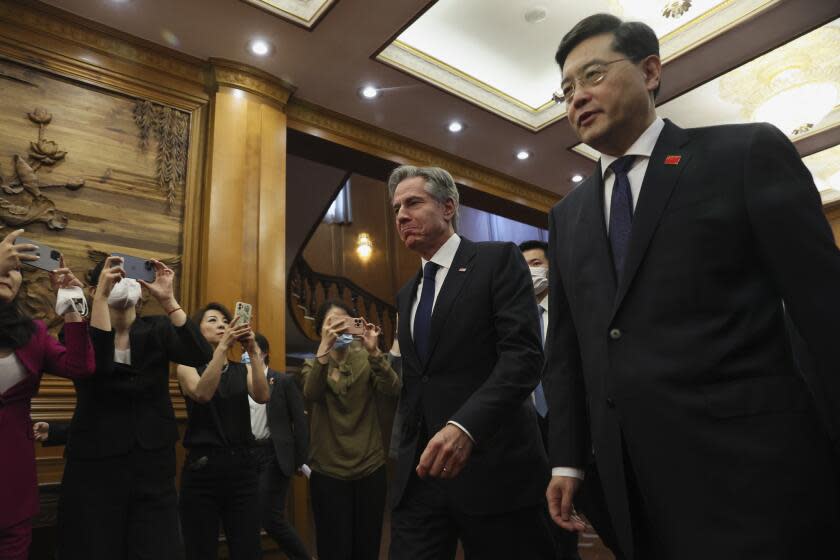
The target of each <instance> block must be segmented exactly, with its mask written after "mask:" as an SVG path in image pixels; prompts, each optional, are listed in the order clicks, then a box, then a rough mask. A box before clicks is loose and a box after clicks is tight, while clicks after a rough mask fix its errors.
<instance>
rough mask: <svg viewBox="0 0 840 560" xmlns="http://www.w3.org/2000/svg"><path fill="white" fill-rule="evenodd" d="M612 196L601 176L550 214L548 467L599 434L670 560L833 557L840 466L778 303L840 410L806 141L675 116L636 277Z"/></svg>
mask: <svg viewBox="0 0 840 560" xmlns="http://www.w3.org/2000/svg"><path fill="white" fill-rule="evenodd" d="M667 156H678V157H674V158H668V159H669V161H670V162H671V164H666V157H667ZM676 160H678V161H676ZM674 163H676V164H674ZM603 208H604V189H603V184H602V179H601V174H600V169H598V170H596V172H595V173H594V174H593V175H592V176H591V177H589V178H588V179H587V180H586V181H584V182H583V183H581V185H580V186H579V187H578V188H576V189H575V190H574V191H572V192H571V193H570V194H569V195H568V196H566V197H565V198H564V199H563V200H562V201H561V202H560V203H559V204H558V205H557V206H555V207H554V209H553V210H552V211H551V216H550V239H549V244H550V253H551V255H550V261H551V272H550V284H551V287H550V290H551V291H550V299H549V301H550V305H551V312H550V318H551V321H550V325H549V329H548V336H547V342H546V346H545V348H546V354H547V357H546V369H545V371H544V381H545V383H546V384H547V385H548V398H549V406H550V408H551V427H550V432H551V433H550V446H551V451H550V454H551V460H552V466H570V467H578V468H583V467H584V466H585V465H586V461H587V457H588V456H589V453H590V450H591V449H592V447H591V446H594V451H595V459H596V462H597V467H598V470H599V471H600V475H601V479H602V481H603V489H604V492H605V495H606V500H607V504H608V507H609V509H610V512H611V515H612V517H613V521H614V524H615V530H616V533H617V536H618V538H619V541H620V542H621V544H622V546H623V548H624V549H625V553H626V554H627V555H628V556H630V555H631V551H632V547H633V544H632V536H631V526H630V514H629V510H628V507H629V505H628V504H629V502H628V494H627V485H626V482H625V481H626V478H625V475H626V474H627V473H626V472H625V469H627V468H628V466H632V472H633V475H634V476H635V479H636V485H635V486H636V487H638V489H639V490H640V491H641V493H642V497H643V500H644V504H645V508H644V511H645V512H646V517H647V518H648V519H649V520H650V521H649V522H650V523H651V526H652V527H651V528H652V532H653V533H655V534H656V535H657V537H658V538H659V539H660V540H661V542H659V543H658V544H657V548H658V549H659V550H660V551H664V557H665V558H680V560H692V559H707V558H733V559H734V558H762V559H765V560H769V559H789V558H799V557H802V558H804V557H807V556H809V555H813V556H817V555H818V554H817V552H812V553H811V548H810V547H812V546H813V547H814V550H817V551H818V547H819V546H823V545H827V543H826V542H825V540H824V539H825V538H827V536H828V535H835V534H837V532H838V531H840V523H838V503H840V502H839V501H838V500H837V494H836V481H835V479H836V474H835V473H836V471H834V473H833V472H832V468H833V467H832V463H831V458H830V452H829V440H828V438H827V436H826V430H825V426H824V425H822V424H821V423H820V422H819V420H818V416H817V414H816V413H815V407H814V402H813V399H812V397H811V395H810V394H809V390H808V387H807V386H806V384H805V383H804V382H803V379H802V377H801V376H800V375H798V373H797V368H796V366H795V363H794V359H793V355H792V351H791V347H790V344H789V340H788V337H787V335H786V330H785V322H784V310H783V304H782V302H783V301H784V302H785V305H786V306H787V309H788V311H789V312H790V315H791V317H792V319H793V321H794V322H795V323H796V325H797V327H798V329H799V331H800V333H801V334H802V336H803V338H804V339H805V341H806V343H807V346H808V350H809V351H810V354H811V356H812V357H813V358H814V361H815V362H816V363H817V365H818V367H819V368H820V375H819V376H818V381H819V384H818V385H815V386H812V387H811V390H812V391H819V392H824V393H825V394H826V395H828V396H829V397H830V402H831V407H832V411H833V412H832V417H833V419H834V421H837V420H838V418H840V416H838V405H840V377H838V376H837V375H836V371H834V370H836V368H837V364H840V345H838V344H837V341H836V334H837V329H836V328H833V324H832V323H833V322H834V321H835V320H836V318H837V317H840V294H838V292H837V286H838V285H840V253H838V250H837V247H836V246H835V243H834V238H833V236H832V233H831V229H830V228H829V226H828V224H827V222H826V220H825V217H824V216H823V213H822V207H821V203H820V197H819V194H818V193H817V190H816V189H815V188H814V184H813V181H812V179H811V176H810V174H809V173H808V171H807V169H806V168H805V166H804V165H803V164H802V161H801V159H800V157H799V155H798V154H797V152H796V150H795V149H794V147H793V145H792V144H791V143H790V142H789V141H788V140H787V138H785V136H784V135H783V134H782V133H781V132H779V131H778V130H777V129H775V128H774V127H772V126H769V125H766V124H760V125H734V126H717V127H710V128H700V129H689V130H683V129H680V128H678V127H677V126H675V125H674V124H672V123H670V122H668V121H666V124H665V128H664V130H663V131H662V133H661V135H660V137H659V140H658V142H657V144H656V147H655V149H654V151H653V154H652V156H651V158H650V160H649V164H648V168H647V172H646V175H645V178H644V181H643V184H642V188H641V193H640V195H639V199H638V202H637V206H636V209H635V213H634V218H633V230H632V237H631V240H630V244H629V248H628V253H627V256H626V261H625V269H624V271H623V274H622V276H621V277H620V278H616V277H615V274H614V272H613V265H612V257H611V254H610V245H609V241H608V238H607V233H606V228H605V224H604V210H603ZM588 419H589V420H591V426H588ZM588 427H589V429H587V428H588ZM625 457H627V458H629V460H630V465H628V464H627V463H626V461H625ZM631 499H632V498H631ZM633 501H634V503H635V502H636V500H633ZM794 512H796V513H794ZM818 534H819V535H825V537H823V536H816V535H818ZM832 546H833V544H832ZM826 550H827V549H826Z"/></svg>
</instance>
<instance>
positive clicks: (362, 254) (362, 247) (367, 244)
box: [356, 233, 373, 260]
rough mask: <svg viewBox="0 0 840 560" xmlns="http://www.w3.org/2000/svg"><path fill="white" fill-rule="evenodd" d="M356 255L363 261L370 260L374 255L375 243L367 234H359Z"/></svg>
mask: <svg viewBox="0 0 840 560" xmlns="http://www.w3.org/2000/svg"><path fill="white" fill-rule="evenodd" d="M356 253H357V254H358V255H359V258H360V259H362V260H367V259H369V258H370V255H371V254H372V253H373V241H371V239H370V235H368V234H367V233H360V234H359V238H358V239H357V240H356Z"/></svg>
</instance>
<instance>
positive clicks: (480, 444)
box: [393, 238, 548, 514]
mask: <svg viewBox="0 0 840 560" xmlns="http://www.w3.org/2000/svg"><path fill="white" fill-rule="evenodd" d="M462 269H463V270H462ZM421 278H422V275H421V274H419V273H418V275H417V276H416V277H415V278H413V279H412V280H411V281H409V282H408V283H407V284H406V285H405V286H404V287H403V288H402V289H401V290H400V292H399V294H398V295H397V307H398V310H399V316H400V325H399V336H400V350H401V352H402V356H403V389H402V394H401V397H400V404H399V409H400V410H399V414H400V415H401V417H402V418H403V423H402V427H401V437H400V446H399V452H398V458H397V469H396V475H395V479H394V489H393V503H394V505H397V504H398V503H399V501H400V499H401V498H402V495H403V491H404V490H405V487H406V484H407V483H408V480H409V477H410V475H411V473H412V471H413V470H414V468H415V467H416V466H417V461H418V459H419V453H420V452H422V450H423V448H424V447H425V444H426V443H427V441H428V440H427V438H428V437H430V436H432V435H434V434H435V433H437V432H438V431H439V430H440V429H441V428H443V427H444V426H445V425H446V422H447V421H449V420H454V421H455V422H458V423H459V424H461V425H462V426H464V427H465V428H466V429H467V430H468V431H469V432H470V434H472V436H473V437H474V438H475V442H476V444H475V447H474V449H473V452H472V456H471V457H470V459H469V461H468V462H467V465H466V467H465V468H464V470H463V471H461V473H460V474H459V476H458V477H457V478H455V479H453V480H451V481H444V482H443V485H444V487H445V488H446V491H447V492H448V493H449V494H450V496H451V498H452V504H453V506H454V507H459V508H461V509H462V510H463V511H464V512H466V513H477V514H483V513H497V512H505V511H513V510H516V509H520V508H522V507H526V506H531V505H535V504H539V503H541V502H542V501H543V499H544V498H543V495H544V492H545V484H546V482H547V479H548V469H547V463H546V455H545V450H544V449H543V446H542V443H541V441H540V435H539V429H538V428H537V420H536V413H535V412H534V407H533V406H532V405H531V401H530V398H529V397H530V394H531V392H532V391H533V390H534V387H536V385H537V382H538V380H539V374H538V372H539V370H540V366H541V364H542V350H541V345H540V334H539V331H538V326H539V320H538V318H537V317H536V306H535V305H534V290H533V287H532V285H531V279H530V276H529V274H528V268H527V266H526V265H525V261H524V259H523V258H522V254H521V253H520V252H519V250H518V249H517V248H516V245H513V244H512V243H473V242H471V241H469V240H467V239H463V238H462V239H461V244H460V246H459V247H458V251H457V253H456V254H455V259H454V260H453V262H452V268H451V269H450V270H449V272H448V273H447V275H446V279H445V281H444V283H443V286H442V287H441V290H440V293H439V295H438V298H437V301H436V303H435V307H434V311H433V313H432V326H431V335H430V343H429V348H430V356H431V357H430V359H429V361H428V363H426V364H422V363H420V359H419V358H418V356H417V351H416V349H415V347H414V342H413V339H412V335H411V327H410V325H409V321H410V317H411V306H412V303H413V301H414V296H415V293H416V290H417V285H418V283H419V281H420V279H421ZM424 434H425V437H423V435H424Z"/></svg>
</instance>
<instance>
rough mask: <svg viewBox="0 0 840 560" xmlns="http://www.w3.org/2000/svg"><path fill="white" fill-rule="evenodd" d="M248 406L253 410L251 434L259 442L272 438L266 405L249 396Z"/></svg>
mask: <svg viewBox="0 0 840 560" xmlns="http://www.w3.org/2000/svg"><path fill="white" fill-rule="evenodd" d="M248 406H249V407H250V408H251V433H253V434H254V439H255V440H257V441H260V440H265V439H268V438H269V437H271V431H269V429H268V417H267V416H266V403H258V402H257V401H255V400H254V399H252V398H251V395H248Z"/></svg>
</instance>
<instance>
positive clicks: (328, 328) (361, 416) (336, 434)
mask: <svg viewBox="0 0 840 560" xmlns="http://www.w3.org/2000/svg"><path fill="white" fill-rule="evenodd" d="M357 323H358V321H357V320H354V319H353V317H352V311H351V310H350V307H349V306H348V305H347V304H346V303H344V302H343V301H341V300H327V301H325V302H324V303H323V304H322V305H321V306H320V308H319V309H318V312H317V313H316V315H315V331H316V332H317V333H318V335H319V336H320V337H321V344H320V346H319V347H318V352H317V358H316V359H314V360H307V361H306V363H305V364H304V366H303V371H302V376H303V379H304V385H303V396H304V398H305V399H306V400H307V401H309V402H310V403H311V410H312V419H311V421H310V446H311V452H310V460H309V466H310V467H311V468H312V476H311V479H310V490H311V494H312V512H313V514H314V517H315V529H316V533H317V544H318V558H320V559H321V560H338V559H340V560H377V559H378V558H379V542H380V539H381V535H382V517H383V513H384V510H385V490H386V484H387V483H386V472H385V448H384V445H383V442H382V432H381V429H380V424H379V415H378V412H377V408H376V398H375V397H376V394H377V393H381V394H384V395H389V396H396V395H398V394H399V392H400V380H399V378H398V377H397V374H396V373H395V372H394V370H393V369H392V368H391V366H390V364H389V361H388V358H387V356H385V354H383V353H382V352H381V351H380V350H379V347H378V341H379V333H380V332H381V330H380V328H379V327H377V326H375V325H373V324H371V323H367V322H364V321H362V326H361V329H360V330H358V331H357V330H356V329H357V328H358V324H357ZM350 332H356V333H358V334H356V335H350Z"/></svg>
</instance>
